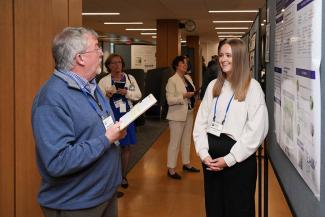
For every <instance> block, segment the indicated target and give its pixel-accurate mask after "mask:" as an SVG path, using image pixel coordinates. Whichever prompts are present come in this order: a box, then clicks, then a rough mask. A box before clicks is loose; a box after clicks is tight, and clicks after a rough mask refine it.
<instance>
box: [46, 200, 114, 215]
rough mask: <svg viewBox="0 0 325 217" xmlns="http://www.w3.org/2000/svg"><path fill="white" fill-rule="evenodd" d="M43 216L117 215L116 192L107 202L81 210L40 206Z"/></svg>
mask: <svg viewBox="0 0 325 217" xmlns="http://www.w3.org/2000/svg"><path fill="white" fill-rule="evenodd" d="M42 210H43V214H44V216H45V217H117V197H116V194H115V195H114V196H113V198H112V199H110V200H109V201H107V202H104V203H102V204H100V205H98V206H96V207H92V208H88V209H81V210H57V209H49V208H46V207H42Z"/></svg>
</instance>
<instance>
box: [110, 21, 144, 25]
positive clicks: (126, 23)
mask: <svg viewBox="0 0 325 217" xmlns="http://www.w3.org/2000/svg"><path fill="white" fill-rule="evenodd" d="M104 24H105V25H129V24H131V25H133V24H143V22H104Z"/></svg>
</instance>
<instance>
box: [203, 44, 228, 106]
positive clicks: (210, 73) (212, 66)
mask: <svg viewBox="0 0 325 217" xmlns="http://www.w3.org/2000/svg"><path fill="white" fill-rule="evenodd" d="M225 40H226V39H223V40H221V41H220V42H219V44H218V53H219V51H220V48H221V46H222V45H223V44H224V42H225ZM212 58H213V59H212V60H211V61H210V62H209V66H208V68H207V71H206V73H205V74H204V77H203V81H202V87H201V92H200V99H201V100H202V99H203V97H204V94H205V91H206V89H207V87H208V85H209V83H210V82H211V81H212V80H214V79H216V78H217V77H218V74H219V73H221V69H220V65H219V58H218V56H217V55H214V56H212Z"/></svg>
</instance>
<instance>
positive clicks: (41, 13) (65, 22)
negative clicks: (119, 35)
mask: <svg viewBox="0 0 325 217" xmlns="http://www.w3.org/2000/svg"><path fill="white" fill-rule="evenodd" d="M0 8H1V13H0V22H1V25H0V32H1V34H0V45H1V51H0V82H1V85H0V100H1V103H0V118H1V122H0V144H1V145H0V192H1V193H0V216H4V217H38V216H42V215H41V212H40V208H39V205H38V204H37V201H36V197H37V192H38V188H39V182H40V177H39V175H38V172H37V168H36V163H35V145H34V141H33V135H32V130H31V121H30V120H31V106H32V101H33V97H34V95H35V93H36V92H37V90H38V89H39V87H40V85H41V84H42V83H43V82H44V81H45V80H46V79H47V78H48V77H49V75H50V74H51V73H52V70H53V61H52V55H51V46H52V40H53V37H54V35H55V34H56V33H57V32H59V31H61V30H62V29H63V28H64V27H66V26H80V25H81V22H82V21H81V10H82V1H81V0H15V1H14V0H1V2H0Z"/></svg>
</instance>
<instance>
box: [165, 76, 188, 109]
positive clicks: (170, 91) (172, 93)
mask: <svg viewBox="0 0 325 217" xmlns="http://www.w3.org/2000/svg"><path fill="white" fill-rule="evenodd" d="M172 78H173V77H171V78H169V79H168V82H167V85H166V99H167V103H168V105H169V106H171V105H181V104H184V103H185V100H184V98H183V95H182V94H180V93H177V91H176V84H175V82H174V81H173V80H172Z"/></svg>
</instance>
